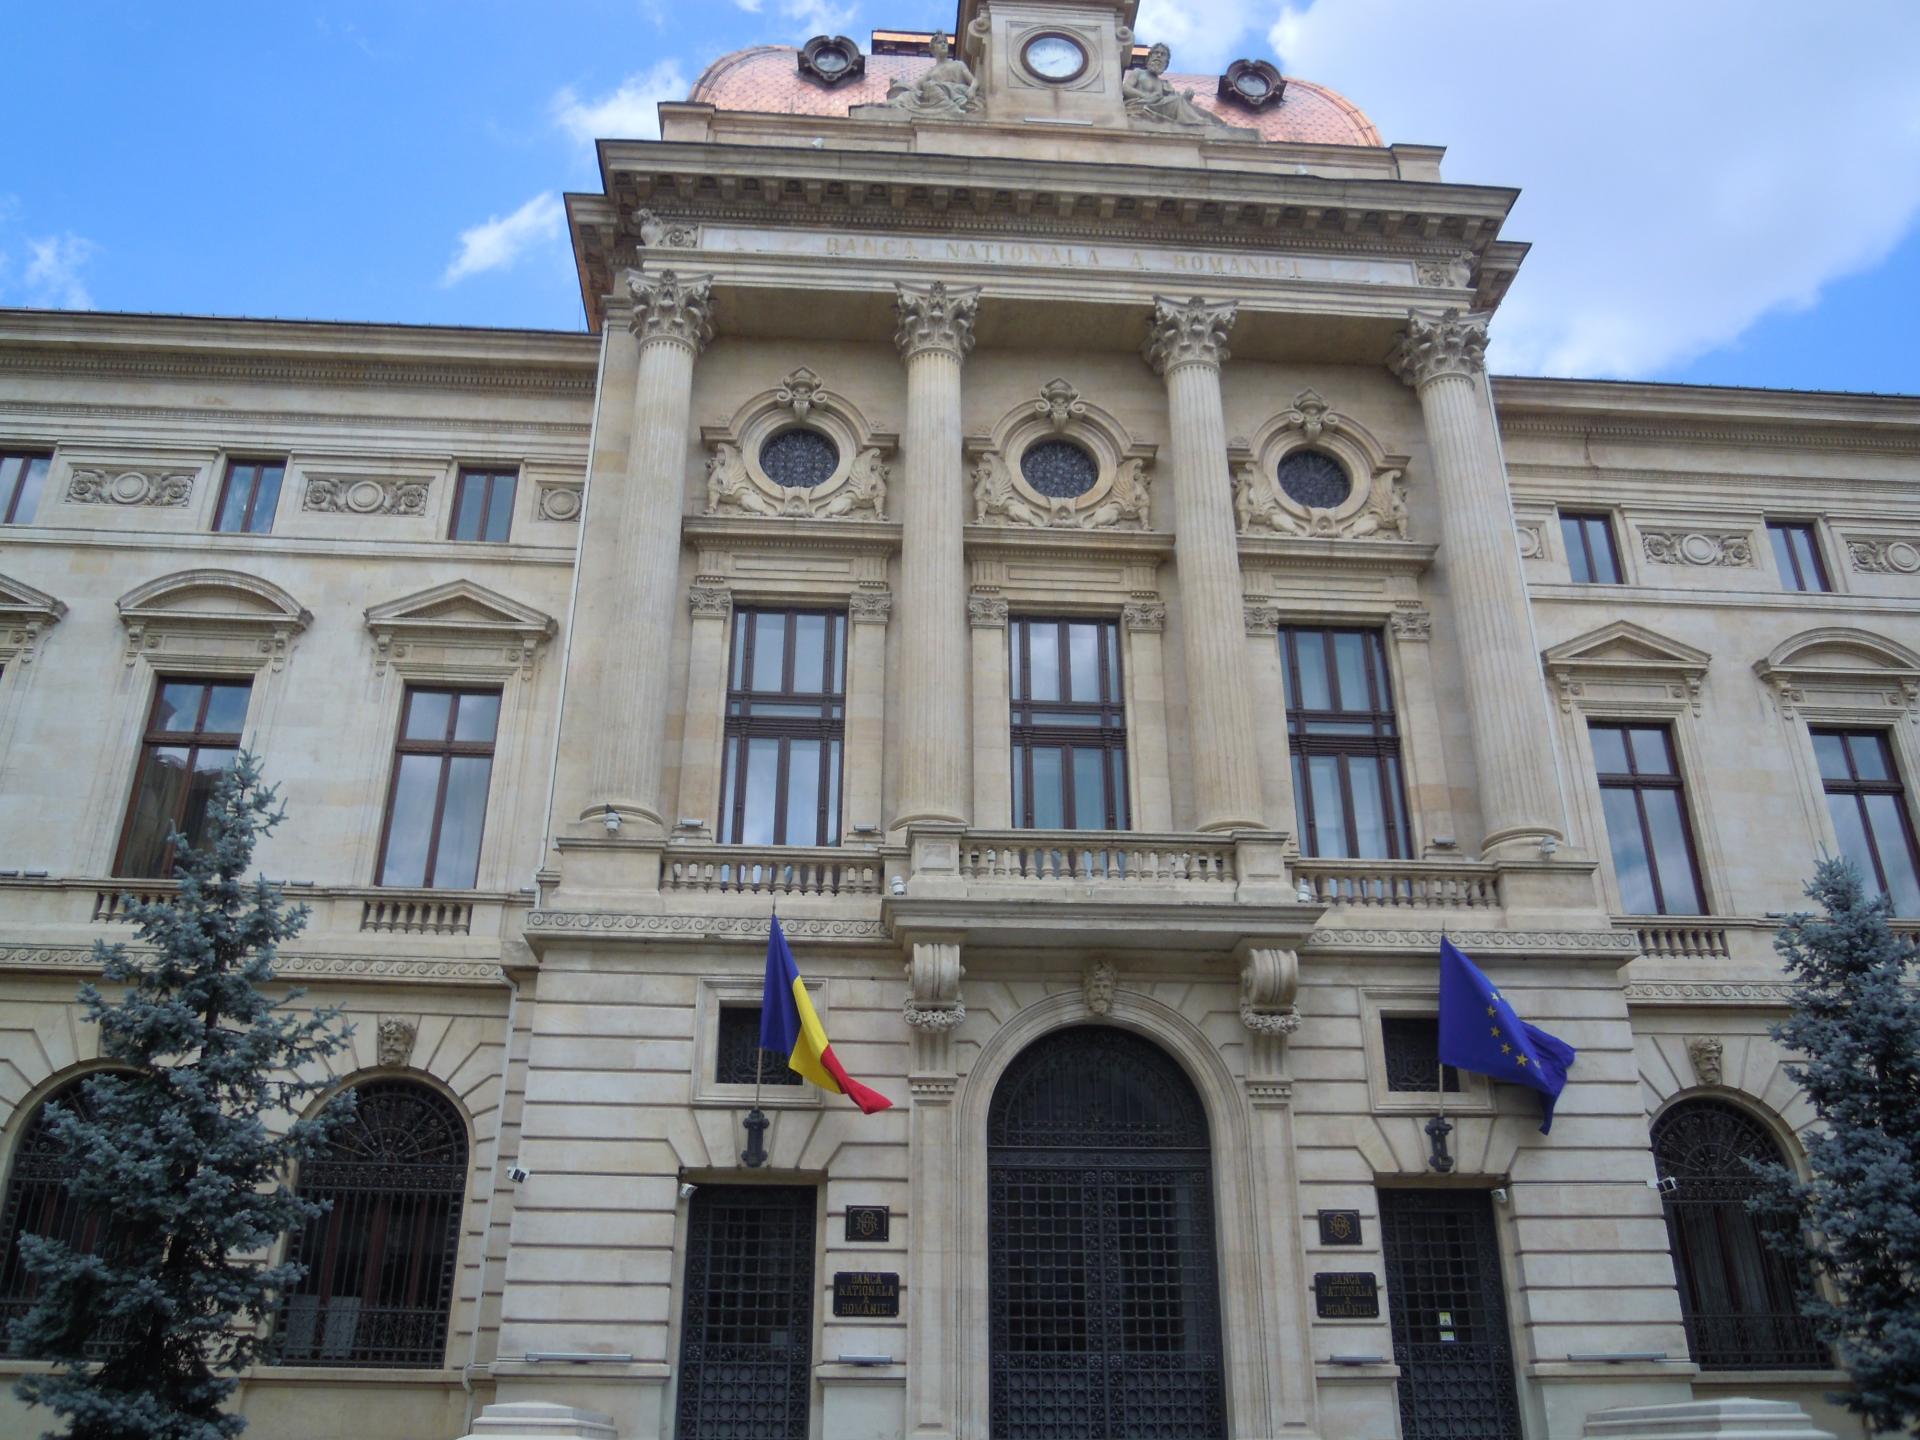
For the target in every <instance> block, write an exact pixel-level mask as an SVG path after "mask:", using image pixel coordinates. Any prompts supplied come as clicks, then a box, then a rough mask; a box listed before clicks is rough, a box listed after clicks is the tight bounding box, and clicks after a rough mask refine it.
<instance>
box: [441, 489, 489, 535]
mask: <svg viewBox="0 0 1920 1440" xmlns="http://www.w3.org/2000/svg"><path fill="white" fill-rule="evenodd" d="M486 504H487V480H486V477H485V476H484V475H467V474H463V475H461V477H460V482H459V484H458V485H456V486H455V487H454V491H453V526H452V528H451V529H450V530H449V531H448V534H449V535H450V536H451V537H452V538H453V539H455V540H478V539H479V538H480V526H481V523H482V521H483V519H484V518H485V515H486Z"/></svg>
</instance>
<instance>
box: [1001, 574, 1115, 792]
mask: <svg viewBox="0 0 1920 1440" xmlns="http://www.w3.org/2000/svg"><path fill="white" fill-rule="evenodd" d="M967 627H968V630H969V631H970V633H971V636H972V646H973V823H974V824H975V825H976V826H978V827H979V828H981V829H982V830H1007V829H1011V828H1012V826H1013V773H1012V765H1013V744H1012V739H1011V735H1010V730H1009V726H1010V723H1011V710H1010V709H1009V706H1010V705H1011V703H1012V697H1011V695H1010V694H1009V693H1008V679H1009V675H1008V664H1009V662H1008V657H1007V602H1006V600H1005V598H1003V597H1002V596H1000V595H998V594H995V593H993V592H991V591H982V590H977V589H976V590H975V591H973V593H971V594H970V595H968V596H967ZM1129 699H1131V697H1129ZM1127 713H1128V714H1129V715H1131V714H1132V713H1133V712H1132V710H1131V709H1129V710H1128V712H1127Z"/></svg>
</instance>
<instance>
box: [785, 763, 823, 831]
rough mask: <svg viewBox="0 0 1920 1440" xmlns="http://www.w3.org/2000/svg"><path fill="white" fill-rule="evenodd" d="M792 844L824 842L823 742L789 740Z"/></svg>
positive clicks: (789, 799) (788, 765)
mask: <svg viewBox="0 0 1920 1440" xmlns="http://www.w3.org/2000/svg"><path fill="white" fill-rule="evenodd" d="M786 843H787V844H789V845H818V844H819V843H820V742H819V741H818V740H789V741H788V742H787V837H786Z"/></svg>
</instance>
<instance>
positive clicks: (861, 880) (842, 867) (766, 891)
mask: <svg viewBox="0 0 1920 1440" xmlns="http://www.w3.org/2000/svg"><path fill="white" fill-rule="evenodd" d="M884 878H885V873H884V869H883V866H882V863H881V860H880V856H879V855H878V853H877V852H875V851H871V850H866V851H850V850H838V849H831V848H825V849H811V848H801V847H798V846H771V845H770V846H760V847H754V846H741V845H702V846H699V847H691V846H687V847H683V846H678V845H676V846H673V847H671V848H670V849H669V850H668V852H667V855H666V858H665V859H664V860H663V861H662V862H661V866H660V888H661V889H662V890H663V891H665V892H667V893H668V894H677V895H685V894H692V895H878V894H879V893H880V889H881V886H882V884H883V883H884Z"/></svg>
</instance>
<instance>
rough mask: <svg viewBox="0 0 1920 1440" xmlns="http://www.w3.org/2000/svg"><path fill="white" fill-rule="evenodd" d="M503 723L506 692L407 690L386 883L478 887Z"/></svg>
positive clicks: (385, 833) (385, 839)
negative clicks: (502, 701)
mask: <svg viewBox="0 0 1920 1440" xmlns="http://www.w3.org/2000/svg"><path fill="white" fill-rule="evenodd" d="M499 723H500V692H499V691H498V690H448V689H441V688H438V687H427V686H412V685H409V686H408V687H407V692H406V698H405V699H404V700H403V701H402V702H401V708H400V734H399V737H398V738H397V739H396V740H395V741H394V756H393V778H392V780H391V781H390V782H389V783H388V787H387V813H386V819H385V821H384V823H383V824H382V826H381V832H380V867H379V870H378V872H377V873H378V875H379V883H380V884H382V885H401V886H415V887H422V888H427V889H441V890H470V889H472V888H473V884H474V881H475V879H476V877H477V876H478V874H479V870H480V841H481V837H482V835H483V834H484V832H485V830H486V819H487V791H488V789H489V787H490V785H491V783H492V779H493V747H494V735H495V731H496V730H497V728H498V726H499Z"/></svg>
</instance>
